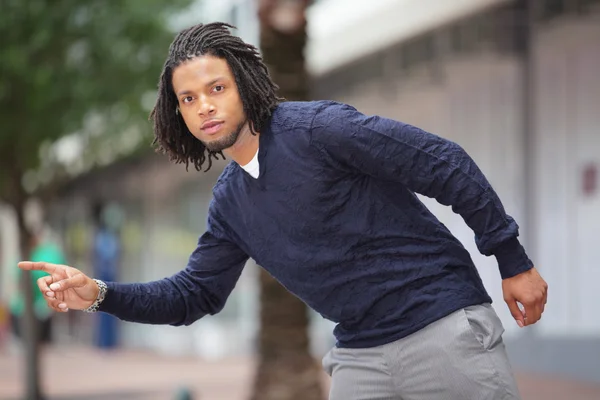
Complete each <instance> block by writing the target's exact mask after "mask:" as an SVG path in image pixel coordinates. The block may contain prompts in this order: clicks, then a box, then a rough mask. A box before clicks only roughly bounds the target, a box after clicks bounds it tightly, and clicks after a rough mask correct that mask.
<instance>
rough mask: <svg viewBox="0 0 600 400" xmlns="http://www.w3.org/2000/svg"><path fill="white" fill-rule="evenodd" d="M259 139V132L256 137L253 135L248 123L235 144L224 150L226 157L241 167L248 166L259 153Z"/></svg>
mask: <svg viewBox="0 0 600 400" xmlns="http://www.w3.org/2000/svg"><path fill="white" fill-rule="evenodd" d="M259 137H260V133H258V132H257V133H256V135H253V134H252V133H251V132H250V125H249V123H248V122H246V124H244V127H243V128H242V130H241V131H240V135H239V136H238V138H237V140H236V142H235V144H234V145H233V146H231V147H230V148H228V149H226V150H224V151H223V153H225V156H227V157H229V158H231V159H232V160H233V161H235V162H236V163H238V164H239V165H246V164H248V163H249V162H250V161H251V160H252V158H253V157H254V155H255V154H256V152H257V151H258V138H259Z"/></svg>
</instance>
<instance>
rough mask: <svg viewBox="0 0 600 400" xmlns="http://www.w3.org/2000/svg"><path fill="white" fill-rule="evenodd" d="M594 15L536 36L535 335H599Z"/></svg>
mask: <svg viewBox="0 0 600 400" xmlns="http://www.w3.org/2000/svg"><path fill="white" fill-rule="evenodd" d="M599 37H600V18H598V15H596V17H595V19H590V20H579V21H563V22H561V23H557V24H555V25H554V26H551V27H548V28H547V29H545V30H544V31H543V32H541V34H540V35H539V48H538V62H539V64H538V68H539V74H538V80H537V87H538V93H537V99H538V104H539V112H538V114H537V118H536V121H537V130H536V142H537V144H538V145H537V147H536V154H535V155H534V157H535V159H536V161H537V163H536V169H537V180H536V190H535V192H536V193H537V194H538V198H537V199H536V205H537V208H536V211H537V212H536V215H535V218H536V221H537V224H536V234H537V243H536V247H537V248H538V250H539V251H538V255H537V260H538V264H539V267H540V270H542V271H543V273H544V276H545V277H546V279H547V280H548V283H549V286H550V290H549V294H550V297H549V307H548V308H547V311H546V312H545V315H544V322H543V324H540V326H539V328H538V329H539V331H540V333H541V334H543V335H547V336H552V335H598V334H600V313H599V312H598V304H600V291H599V290H598V288H597V283H598V282H599V281H600V257H599V256H598V248H599V247H600V228H599V226H600V193H599V192H598V190H596V192H595V193H594V194H592V195H590V196H586V195H584V193H583V190H582V170H583V168H584V167H585V166H586V165H588V164H594V165H595V166H596V168H598V169H600V79H599V78H598V74H599V73H600V41H599V40H598V38H599Z"/></svg>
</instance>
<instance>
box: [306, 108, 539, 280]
mask: <svg viewBox="0 0 600 400" xmlns="http://www.w3.org/2000/svg"><path fill="white" fill-rule="evenodd" d="M311 142H312V144H313V145H315V146H317V147H319V148H320V149H321V150H322V151H323V153H324V154H325V155H326V157H330V158H331V159H333V160H334V162H336V164H337V165H340V166H342V167H343V168H350V169H352V170H353V171H358V172H360V173H364V174H367V175H369V176H372V177H373V178H376V179H380V180H387V181H393V182H398V183H401V184H403V185H404V186H405V187H407V188H408V189H409V190H411V191H413V192H415V193H419V194H422V195H424V196H427V197H431V198H435V199H436V200H437V201H438V202H439V203H441V204H443V205H447V206H451V207H452V210H453V211H454V212H455V213H457V214H460V215H461V216H462V218H463V219H464V221H465V222H466V224H467V225H468V226H469V227H470V228H471V229H472V230H473V231H474V233H475V242H476V244H477V247H478V249H479V251H480V252H481V253H482V254H484V255H486V256H490V255H494V256H495V257H496V259H497V261H498V265H499V269H500V274H501V276H502V278H503V279H505V278H509V277H512V276H514V275H517V274H519V273H521V272H524V271H526V270H528V269H530V268H531V267H532V266H533V263H532V262H531V260H530V259H529V258H528V257H527V255H526V253H525V250H524V248H523V246H522V245H521V244H520V242H519V240H518V239H517V237H518V235H519V234H518V230H519V227H518V225H517V223H516V222H515V221H514V220H513V219H512V218H511V217H510V216H509V215H507V214H506V212H505V210H504V208H503V206H502V204H501V202H500V199H499V198H498V196H497V195H496V193H495V192H494V190H493V189H492V187H491V185H490V183H489V182H488V181H487V179H486V178H485V176H484V175H483V174H482V172H481V171H480V169H479V168H478V167H477V165H476V164H475V162H474V161H473V160H472V159H471V157H470V156H469V155H468V154H467V153H466V152H465V151H464V150H463V149H462V148H461V147H460V146H459V145H458V144H456V143H453V142H451V141H449V140H446V139H444V138H441V137H439V136H436V135H434V134H431V133H428V132H425V131H423V130H421V129H419V128H416V127H414V126H411V125H408V124H404V123H402V122H398V121H395V120H391V119H387V118H383V117H379V116H366V115H363V114H362V113H360V112H358V111H357V110H356V109H355V108H353V107H351V106H349V105H345V104H340V103H336V102H330V103H328V104H327V105H326V106H325V107H323V108H322V109H321V110H320V111H319V112H318V113H317V114H316V115H315V117H314V120H313V124H312V129H311Z"/></svg>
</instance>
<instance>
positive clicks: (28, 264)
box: [19, 261, 58, 274]
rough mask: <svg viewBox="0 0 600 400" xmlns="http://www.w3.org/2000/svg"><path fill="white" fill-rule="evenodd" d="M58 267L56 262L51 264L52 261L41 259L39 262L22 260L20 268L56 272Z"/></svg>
mask: <svg viewBox="0 0 600 400" xmlns="http://www.w3.org/2000/svg"><path fill="white" fill-rule="evenodd" d="M57 267H58V265H56V264H50V263H47V262H43V261H39V262H32V261H22V262H20V263H19V268H20V269H22V270H25V271H32V270H38V271H44V272H48V273H50V274H51V273H53V272H55V271H56V268H57Z"/></svg>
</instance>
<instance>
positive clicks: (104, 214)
mask: <svg viewBox="0 0 600 400" xmlns="http://www.w3.org/2000/svg"><path fill="white" fill-rule="evenodd" d="M113 210H114V207H110V206H109V205H106V204H104V203H101V202H100V203H97V204H96V205H95V206H94V209H93V214H94V215H93V217H94V223H95V225H96V231H95V235H94V245H93V260H92V265H93V268H94V274H95V276H96V277H97V278H98V279H101V280H103V281H116V280H117V271H118V268H119V263H120V259H121V242H120V239H119V236H118V221H116V219H117V218H118V217H117V216H115V212H111V211H113ZM117 329H118V321H117V319H116V318H115V317H113V316H112V315H110V314H106V313H100V314H99V315H98V320H97V330H96V332H95V342H96V346H98V347H99V348H101V349H112V348H114V347H116V346H117V344H118V343H117V339H118V331H117Z"/></svg>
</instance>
